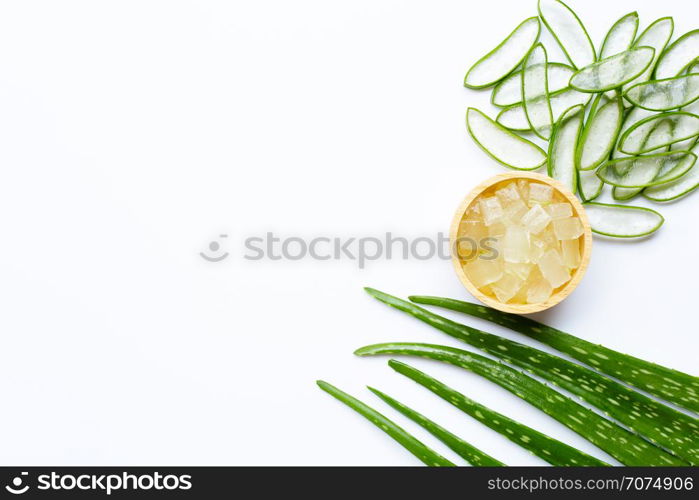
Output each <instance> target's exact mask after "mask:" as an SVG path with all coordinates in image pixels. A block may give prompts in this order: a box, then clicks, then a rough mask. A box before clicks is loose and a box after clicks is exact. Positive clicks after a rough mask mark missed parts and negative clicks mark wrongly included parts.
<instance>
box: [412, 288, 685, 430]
mask: <svg viewBox="0 0 699 500" xmlns="http://www.w3.org/2000/svg"><path fill="white" fill-rule="evenodd" d="M409 299H410V300H411V301H413V302H415V303H417V304H424V305H431V306H437V307H441V308H444V309H448V310H450V311H456V312H460V313H463V314H467V315H469V316H473V317H475V318H480V319H484V320H486V321H490V322H491V323H495V324H496V325H500V326H504V327H505V328H509V329H510V330H514V331H515V332H518V333H521V334H522V335H526V336H527V337H529V338H532V339H534V340H537V341H539V342H541V343H542V344H545V345H547V346H549V347H552V348H553V349H556V350H557V351H560V352H563V353H565V354H567V355H568V356H570V357H572V358H573V359H577V360H578V361H581V362H583V363H585V364H587V365H589V366H592V367H594V369H595V370H598V371H600V372H602V373H606V374H607V375H611V376H612V377H614V378H617V379H619V380H621V381H622V382H625V383H627V384H629V385H632V386H634V387H638V388H639V389H641V390H644V391H646V392H648V393H650V394H653V395H654V396H657V397H659V398H662V399H665V400H666V401H670V402H671V403H674V404H676V405H677V406H681V407H682V408H686V409H688V410H691V411H694V412H699V377H694V376H692V375H689V374H687V373H683V372H680V371H677V370H673V369H672V368H666V367H664V366H662V365H658V364H656V363H651V362H650V361H646V360H644V359H640V358H636V357H634V356H630V355H628V354H624V353H621V352H619V351H615V350H613V349H609V348H607V347H604V346H603V345H599V344H593V343H592V342H588V341H587V340H585V339H581V338H580V337H576V336H575V335H571V334H570V333H566V332H564V331H562V330H559V329H557V328H554V327H552V326H548V325H545V324H543V323H541V322H539V321H536V320H533V319H531V318H527V317H525V316H519V315H517V314H510V313H505V312H502V311H498V310H496V309H493V308H491V307H487V306H483V305H481V304H473V303H471V302H464V301H462V300H456V299H449V298H445V297H429V296H424V295H419V296H418V295H411V296H410V297H409ZM692 429H695V430H696V429H697V427H692Z"/></svg>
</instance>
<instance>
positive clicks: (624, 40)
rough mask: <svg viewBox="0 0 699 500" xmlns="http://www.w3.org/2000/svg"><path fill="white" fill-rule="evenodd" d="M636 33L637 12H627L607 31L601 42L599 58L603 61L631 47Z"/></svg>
mask: <svg viewBox="0 0 699 500" xmlns="http://www.w3.org/2000/svg"><path fill="white" fill-rule="evenodd" d="M637 31H638V12H629V13H628V14H626V15H625V16H622V17H621V18H619V19H618V20H617V21H616V22H615V23H614V24H613V25H612V27H611V28H610V29H609V31H608V32H607V35H606V36H605V37H604V41H603V42H602V48H601V49H600V51H599V58H600V59H605V58H607V57H609V56H613V55H615V54H618V53H620V52H624V51H625V50H628V49H629V47H631V44H632V43H633V40H634V38H636V32H637Z"/></svg>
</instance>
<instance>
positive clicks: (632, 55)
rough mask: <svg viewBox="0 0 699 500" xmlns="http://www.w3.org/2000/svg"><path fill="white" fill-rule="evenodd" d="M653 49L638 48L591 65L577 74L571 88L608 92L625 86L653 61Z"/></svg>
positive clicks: (583, 90) (571, 81) (581, 90)
mask: <svg viewBox="0 0 699 500" xmlns="http://www.w3.org/2000/svg"><path fill="white" fill-rule="evenodd" d="M654 55H655V50H654V49H653V48H652V47H636V48H633V49H629V50H626V51H624V52H620V53H619V54H615V55H613V56H610V57H607V58H606V59H602V60H601V61H597V62H595V63H592V64H590V65H589V66H586V67H584V68H582V69H581V70H579V71H578V72H577V73H575V74H574V75H573V76H572V77H571V79H570V86H571V87H572V88H574V89H575V90H578V91H580V92H606V91H607V90H612V89H616V88H619V87H621V86H623V85H624V84H625V83H628V82H630V81H631V80H633V79H634V78H636V77H637V76H639V75H640V74H641V73H643V72H644V71H645V70H646V68H647V67H648V66H649V65H650V63H651V62H652V61H653V56H654Z"/></svg>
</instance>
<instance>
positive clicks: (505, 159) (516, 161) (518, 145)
mask: <svg viewBox="0 0 699 500" xmlns="http://www.w3.org/2000/svg"><path fill="white" fill-rule="evenodd" d="M466 126H467V128H468V133H469V134H470V135H471V137H472V138H473V140H474V141H475V142H476V144H478V146H480V148H481V149H482V150H483V151H484V152H485V153H486V154H487V155H488V156H490V157H491V158H492V159H494V160H495V161H497V162H498V163H500V164H502V165H505V166H506V167H509V168H514V169H517V170H534V169H537V168H539V167H541V166H542V165H543V164H544V163H546V153H545V152H544V150H543V149H541V148H540V147H539V146H537V145H536V144H534V143H533V142H531V141H528V140H526V139H523V138H522V137H519V136H517V135H515V134H513V133H512V132H510V131H509V130H507V129H506V128H505V127H503V126H502V125H499V124H497V123H495V122H494V121H493V120H491V119H490V118H488V117H487V116H486V115H485V114H483V113H482V112H481V111H479V110H477V109H475V108H468V111H466Z"/></svg>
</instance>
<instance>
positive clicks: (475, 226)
mask: <svg viewBox="0 0 699 500" xmlns="http://www.w3.org/2000/svg"><path fill="white" fill-rule="evenodd" d="M486 236H488V228H486V227H485V225H484V224H483V223H482V222H481V221H471V220H462V221H461V224H459V237H460V238H471V239H473V240H476V241H479V240H481V239H482V238H485V237H486Z"/></svg>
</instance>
